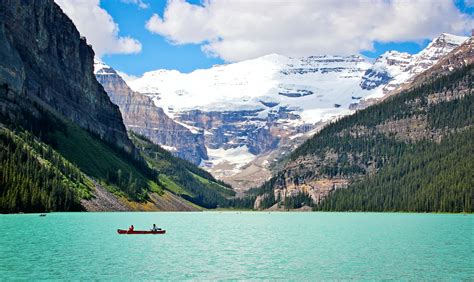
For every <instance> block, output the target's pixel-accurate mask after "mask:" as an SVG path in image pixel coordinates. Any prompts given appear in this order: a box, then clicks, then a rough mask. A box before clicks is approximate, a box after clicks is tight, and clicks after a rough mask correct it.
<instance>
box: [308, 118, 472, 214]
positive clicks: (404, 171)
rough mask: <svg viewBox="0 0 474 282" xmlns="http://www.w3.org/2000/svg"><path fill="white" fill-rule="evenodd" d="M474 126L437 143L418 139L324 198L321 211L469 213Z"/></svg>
mask: <svg viewBox="0 0 474 282" xmlns="http://www.w3.org/2000/svg"><path fill="white" fill-rule="evenodd" d="M472 140H474V128H472V127H471V128H470V129H469V130H467V131H465V132H463V133H460V134H455V135H452V136H450V137H449V138H446V139H445V140H443V141H442V142H441V143H440V144H437V143H434V142H420V143H418V144H417V145H416V146H413V147H412V148H410V149H409V150H407V151H406V152H405V153H404V154H403V155H401V156H400V157H399V158H392V159H391V161H390V162H389V163H388V164H387V165H386V166H385V167H383V168H382V169H381V170H380V171H379V172H378V173H377V174H375V175H374V176H367V177H365V178H363V179H361V180H360V181H356V182H355V183H354V184H352V185H350V186H349V187H348V188H347V189H338V190H336V191H335V192H333V193H332V194H330V195H329V196H328V197H327V198H326V199H324V200H323V201H322V202H321V204H320V205H319V206H317V209H318V210H325V211H347V210H352V211H412V212H472V211H473V207H472V205H473V201H472V198H473V191H474V173H473V172H474V161H473V158H472V156H474V146H473V144H472Z"/></svg>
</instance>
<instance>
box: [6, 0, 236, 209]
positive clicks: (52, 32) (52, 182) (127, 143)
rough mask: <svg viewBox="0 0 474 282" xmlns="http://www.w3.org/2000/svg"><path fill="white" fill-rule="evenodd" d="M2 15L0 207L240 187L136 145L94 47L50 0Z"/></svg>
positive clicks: (182, 204) (217, 192)
mask: <svg viewBox="0 0 474 282" xmlns="http://www.w3.org/2000/svg"><path fill="white" fill-rule="evenodd" d="M2 8H3V7H2ZM4 14H5V17H2V21H1V22H0V45H1V46H2V48H0V55H1V58H2V60H0V149H1V152H0V212H44V211H71V210H84V209H88V210H117V209H118V208H119V209H120V210H196V209H200V207H199V206H196V205H194V204H192V203H190V202H193V203H195V204H197V205H203V206H205V207H209V208H213V207H217V206H218V205H220V204H228V201H227V197H231V196H232V195H233V193H234V192H233V190H232V189H231V188H229V187H227V186H226V185H225V184H223V183H218V182H217V181H216V180H215V179H214V178H213V177H212V176H210V175H209V174H207V173H206V172H204V171H202V170H200V169H199V168H197V167H195V166H192V165H190V164H187V163H186V162H184V161H181V160H178V159H176V158H173V157H172V156H169V155H166V154H165V153H164V152H163V150H161V148H159V147H158V146H151V147H150V146H148V147H147V146H140V148H141V149H142V150H139V149H137V147H136V146H135V145H134V144H133V143H132V140H131V138H130V137H129V136H128V133H127V131H126V129H125V126H124V124H123V120H122V117H121V114H120V112H119V109H118V107H117V106H116V105H114V104H113V103H112V102H111V101H110V99H109V97H108V96H107V93H106V92H105V91H104V89H103V87H102V86H101V85H100V84H99V83H98V82H97V80H96V78H95V76H94V73H93V58H94V52H93V50H92V48H91V46H90V45H88V44H87V42H86V39H85V38H81V37H80V35H79V32H78V31H77V29H76V27H75V26H74V24H73V23H72V21H71V20H70V19H69V18H68V17H67V16H66V15H65V14H64V13H63V12H62V10H61V9H60V8H59V7H58V6H57V5H56V4H55V3H54V2H53V1H52V0H44V1H34V0H29V1H17V0H15V1H10V3H9V5H7V6H5V13H4ZM31 19H34V20H31ZM134 139H135V140H136V139H137V138H134ZM143 142H144V141H143ZM143 142H142V143H143ZM151 156H153V157H151ZM189 175H191V176H192V177H190V180H186V179H187V178H189V177H188V176H189ZM193 179H194V180H193ZM193 181H194V182H193ZM179 189H181V190H179ZM179 196H183V197H184V198H186V199H187V200H186V199H184V198H181V197H179Z"/></svg>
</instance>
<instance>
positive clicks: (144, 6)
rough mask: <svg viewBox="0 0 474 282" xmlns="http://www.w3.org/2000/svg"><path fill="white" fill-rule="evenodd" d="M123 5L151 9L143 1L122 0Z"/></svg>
mask: <svg viewBox="0 0 474 282" xmlns="http://www.w3.org/2000/svg"><path fill="white" fill-rule="evenodd" d="M122 2H123V3H126V4H134V5H137V6H138V7H139V8H140V9H148V8H150V4H148V3H145V2H144V1H143V0H122Z"/></svg>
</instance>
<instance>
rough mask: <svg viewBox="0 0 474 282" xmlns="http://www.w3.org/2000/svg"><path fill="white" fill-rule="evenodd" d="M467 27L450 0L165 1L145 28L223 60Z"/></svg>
mask: <svg viewBox="0 0 474 282" xmlns="http://www.w3.org/2000/svg"><path fill="white" fill-rule="evenodd" d="M472 26H474V20H473V18H472V16H471V17H470V16H468V15H466V14H462V13H461V12H460V11H459V10H458V9H457V8H456V7H455V5H454V3H453V2H452V1H450V0H439V1H432V0H373V1H369V0H351V1H346V0H318V1H316V0H292V1H285V0H260V1H250V0H205V1H203V2H202V5H192V4H189V3H187V2H186V1H184V0H169V2H168V4H167V6H166V9H165V12H164V15H163V18H161V17H160V16H159V15H157V14H154V15H153V16H152V17H151V18H150V19H149V21H148V22H147V23H146V28H147V29H148V30H149V31H151V32H153V33H156V34H160V35H162V36H164V37H166V38H167V39H168V40H169V41H170V42H171V43H173V44H189V43H194V44H203V45H202V50H203V51H204V52H206V53H207V54H209V55H211V56H217V57H220V58H222V59H224V60H226V61H240V60H244V59H249V58H254V57H258V56H261V55H265V54H269V53H279V54H283V55H290V56H300V55H312V54H341V55H343V54H355V53H359V52H360V51H361V50H371V49H372V48H373V42H374V41H376V40H377V41H384V42H390V41H395V42H396V41H417V40H422V39H426V38H434V37H436V36H438V35H439V34H440V33H442V32H449V33H454V34H462V33H466V32H468V31H469V30H470V29H471V27H472Z"/></svg>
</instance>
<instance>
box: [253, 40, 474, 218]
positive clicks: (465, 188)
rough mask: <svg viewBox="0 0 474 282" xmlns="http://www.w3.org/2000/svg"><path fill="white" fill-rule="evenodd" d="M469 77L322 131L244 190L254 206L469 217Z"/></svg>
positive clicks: (472, 99) (462, 74)
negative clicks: (265, 178) (276, 169)
mask: <svg viewBox="0 0 474 282" xmlns="http://www.w3.org/2000/svg"><path fill="white" fill-rule="evenodd" d="M465 50H466V51H465V52H470V50H469V49H465ZM473 78H474V66H473V65H472V64H470V65H467V66H464V67H461V68H458V69H457V70H454V71H452V72H449V73H448V74H447V75H444V76H439V77H438V76H434V77H432V78H427V80H425V83H424V84H422V85H419V86H415V87H413V88H411V89H408V90H405V91H404V92H402V93H400V94H399V95H395V96H392V97H390V98H388V99H386V100H385V101H384V102H382V103H380V104H377V105H374V106H371V107H369V108H367V109H365V110H361V111H359V112H357V113H356V114H354V115H352V116H348V117H344V118H342V119H340V120H338V121H336V122H334V123H332V124H330V125H328V126H327V127H325V128H324V129H323V130H321V132H319V133H318V134H316V135H315V136H314V137H312V138H311V139H309V140H308V141H307V142H305V143H304V144H303V145H302V146H300V147H299V148H298V149H297V150H295V151H294V152H293V153H291V155H290V156H289V158H288V161H287V163H286V165H285V167H284V169H283V170H282V171H280V172H279V173H278V174H277V175H276V176H274V177H273V178H272V179H271V180H270V181H268V182H267V183H265V185H264V186H262V187H261V188H259V189H256V190H253V191H251V193H252V194H254V195H259V196H258V197H257V200H256V203H255V207H256V208H268V207H270V206H273V205H275V204H277V203H279V204H280V205H285V202H290V203H291V204H292V206H290V207H291V208H293V207H298V206H301V204H302V203H305V204H308V203H311V204H313V205H316V206H317V208H318V209H323V210H374V211H375V210H391V211H394V210H396V211H400V210H401V211H445V212H446V211H448V212H459V211H472V199H471V197H472V193H473V190H472V189H473V187H474V183H473V178H472V169H473V166H474V164H473V159H472V153H473V150H474V148H473V145H472V142H471V140H472V138H473V137H474V136H473V130H472V125H473V124H474V115H473V114H474V112H473V109H474V95H473V93H472V88H473ZM346 187H349V188H346ZM334 191H336V192H334ZM328 195H329V196H328ZM326 197H328V198H327V199H325V198H326ZM295 198H297V199H298V201H299V202H297V203H295V202H294V201H293V199H295ZM317 204H319V205H317Z"/></svg>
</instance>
